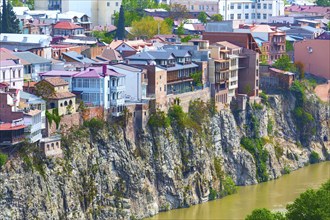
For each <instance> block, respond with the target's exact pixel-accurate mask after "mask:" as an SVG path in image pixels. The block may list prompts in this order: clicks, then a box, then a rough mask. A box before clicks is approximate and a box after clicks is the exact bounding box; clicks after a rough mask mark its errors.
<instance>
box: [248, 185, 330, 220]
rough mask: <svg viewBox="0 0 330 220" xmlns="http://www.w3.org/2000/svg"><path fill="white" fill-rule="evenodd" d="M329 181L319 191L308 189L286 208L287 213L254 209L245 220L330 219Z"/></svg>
mask: <svg viewBox="0 0 330 220" xmlns="http://www.w3.org/2000/svg"><path fill="white" fill-rule="evenodd" d="M329 192H330V180H328V181H327V182H326V183H324V184H323V185H322V186H321V187H320V188H319V189H317V190H313V189H309V190H307V191H306V192H304V193H302V194H300V196H299V197H298V198H297V199H296V200H295V201H294V202H293V203H292V204H288V205H287V206H286V209H287V212H286V213H285V214H283V213H278V212H276V213H273V212H271V211H269V210H268V209H265V208H263V209H255V210H254V211H253V212H252V213H251V214H250V215H248V216H247V217H246V218H245V220H298V219H299V220H328V219H330V196H329Z"/></svg>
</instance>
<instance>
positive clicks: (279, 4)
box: [219, 0, 284, 23]
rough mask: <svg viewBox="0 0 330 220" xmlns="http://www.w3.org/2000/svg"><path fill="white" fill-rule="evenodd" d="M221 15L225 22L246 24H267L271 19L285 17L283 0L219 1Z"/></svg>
mask: <svg viewBox="0 0 330 220" xmlns="http://www.w3.org/2000/svg"><path fill="white" fill-rule="evenodd" d="M219 14H222V15H223V17H224V20H245V23H261V22H267V21H268V18H269V17H272V16H281V15H284V2H283V1H282V0H263V1H260V0H257V1H252V0H227V1H219Z"/></svg>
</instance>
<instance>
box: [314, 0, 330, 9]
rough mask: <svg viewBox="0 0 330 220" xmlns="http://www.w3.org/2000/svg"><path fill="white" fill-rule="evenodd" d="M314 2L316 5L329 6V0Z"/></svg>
mask: <svg viewBox="0 0 330 220" xmlns="http://www.w3.org/2000/svg"><path fill="white" fill-rule="evenodd" d="M315 3H316V5H317V6H323V7H330V1H329V0H316V1H315Z"/></svg>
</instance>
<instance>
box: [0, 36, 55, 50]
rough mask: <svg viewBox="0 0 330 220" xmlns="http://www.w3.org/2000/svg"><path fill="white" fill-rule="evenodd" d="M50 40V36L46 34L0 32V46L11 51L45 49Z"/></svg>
mask: <svg viewBox="0 0 330 220" xmlns="http://www.w3.org/2000/svg"><path fill="white" fill-rule="evenodd" d="M51 40H52V38H51V37H50V36H48V35H38V34H33V35H32V34H9V33H0V44H1V47H4V48H7V49H9V50H12V51H14V50H15V51H27V50H31V49H36V48H39V49H45V48H48V47H49V45H50V42H51Z"/></svg>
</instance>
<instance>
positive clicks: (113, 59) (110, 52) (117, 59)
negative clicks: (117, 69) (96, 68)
mask: <svg viewBox="0 0 330 220" xmlns="http://www.w3.org/2000/svg"><path fill="white" fill-rule="evenodd" d="M95 60H98V61H100V62H109V64H115V63H121V62H123V57H122V56H121V55H120V53H119V52H118V51H116V50H114V49H110V48H106V49H104V50H103V51H102V53H101V54H100V55H97V56H96V57H95Z"/></svg>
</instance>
